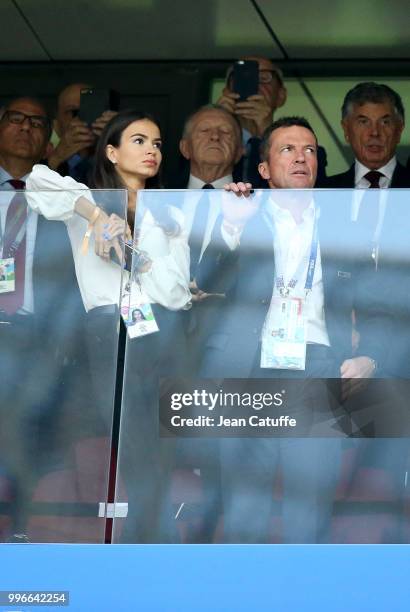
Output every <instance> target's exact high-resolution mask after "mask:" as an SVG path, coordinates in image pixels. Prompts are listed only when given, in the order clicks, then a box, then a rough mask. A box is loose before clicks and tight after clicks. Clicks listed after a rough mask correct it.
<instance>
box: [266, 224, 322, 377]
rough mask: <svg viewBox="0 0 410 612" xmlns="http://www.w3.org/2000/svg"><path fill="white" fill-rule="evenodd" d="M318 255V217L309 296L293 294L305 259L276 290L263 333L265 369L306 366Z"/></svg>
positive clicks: (278, 281) (277, 281) (280, 280)
mask: <svg viewBox="0 0 410 612" xmlns="http://www.w3.org/2000/svg"><path fill="white" fill-rule="evenodd" d="M317 252H318V227H317V216H316V214H315V219H314V222H313V235H312V243H311V248H310V255H309V260H308V266H307V273H306V282H305V287H304V295H305V297H304V298H302V297H294V296H292V295H291V294H292V292H293V291H294V289H295V288H296V287H297V285H298V280H299V278H300V277H301V275H302V271H303V267H304V266H305V265H306V258H303V259H302V260H301V262H300V264H299V266H298V268H297V270H296V272H295V274H294V277H293V278H291V279H290V280H289V282H288V283H287V285H286V286H285V283H284V278H283V274H278V275H277V276H276V279H275V283H274V285H275V287H276V289H277V291H278V294H279V295H278V296H274V297H273V298H272V301H271V305H270V308H269V313H268V317H267V320H266V322H265V326H264V330H263V333H262V349H261V363H260V367H261V368H278V369H287V370H304V369H305V366H306V342H307V337H306V336H307V334H306V329H307V321H306V316H305V310H306V308H305V306H306V298H307V296H308V294H309V292H310V291H311V290H312V285H313V276H314V273H315V267H316V259H317Z"/></svg>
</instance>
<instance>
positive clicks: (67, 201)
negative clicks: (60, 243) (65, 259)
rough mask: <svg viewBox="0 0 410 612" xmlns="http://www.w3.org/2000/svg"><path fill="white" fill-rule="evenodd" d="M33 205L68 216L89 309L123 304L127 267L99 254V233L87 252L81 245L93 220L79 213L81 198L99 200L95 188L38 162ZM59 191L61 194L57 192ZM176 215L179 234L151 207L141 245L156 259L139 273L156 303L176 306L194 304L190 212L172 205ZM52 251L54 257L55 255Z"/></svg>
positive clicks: (30, 194)
mask: <svg viewBox="0 0 410 612" xmlns="http://www.w3.org/2000/svg"><path fill="white" fill-rule="evenodd" d="M26 190H27V201H28V204H29V206H30V207H31V208H32V209H33V210H34V211H35V212H37V213H39V214H41V215H44V217H46V218H47V219H50V220H58V221H64V222H65V223H66V225H67V230H68V235H69V237H70V241H71V248H72V250H73V257H74V264H75V269H76V274H77V280H78V285H79V288H80V292H81V296H82V299H83V303H84V307H85V309H86V311H87V312H88V311H89V310H91V309H92V308H95V307H97V306H106V305H110V304H118V305H119V304H120V298H121V283H122V282H127V280H128V273H127V272H124V277H122V274H121V272H122V270H121V267H120V266H119V265H118V264H116V263H114V262H112V261H108V262H107V261H105V260H104V259H102V258H101V257H99V256H98V255H97V254H96V253H95V249H94V235H93V234H92V235H91V238H90V244H89V249H88V252H87V254H86V255H83V254H82V252H81V245H82V241H83V238H84V234H85V232H86V230H87V226H88V222H87V220H86V219H84V218H83V217H81V216H80V215H78V214H77V213H76V212H75V210H74V207H75V203H76V201H77V200H78V199H79V198H80V197H85V198H87V200H89V201H90V202H93V203H94V198H93V195H92V192H91V191H90V190H89V189H88V187H87V186H86V185H83V184H81V183H77V181H75V180H74V179H72V178H71V177H69V176H65V177H62V176H60V175H59V174H58V173H57V172H54V171H53V170H50V169H49V168H48V167H47V166H43V165H40V164H37V165H35V166H34V167H33V170H32V172H31V174H30V175H29V176H28V178H27V182H26ZM56 192H57V193H56ZM170 211H171V215H172V217H173V218H174V219H175V221H177V223H178V224H179V226H180V228H181V231H180V232H179V234H178V235H177V236H169V235H167V234H166V233H165V232H164V231H163V230H162V228H161V227H159V226H158V225H157V223H156V222H155V219H154V218H153V216H152V214H151V212H150V211H149V210H147V212H146V213H145V215H144V217H143V220H142V223H141V228H140V236H139V239H138V248H139V249H141V250H143V251H146V252H147V254H148V256H149V257H150V259H151V261H152V265H151V268H150V270H149V271H148V272H144V273H140V274H139V278H138V280H139V282H140V284H141V289H142V290H143V292H144V293H145V295H146V296H147V297H148V299H149V301H150V303H151V304H160V305H162V306H165V307H166V308H169V309H170V310H180V309H182V308H189V304H190V301H191V293H190V291H189V287H188V283H189V246H188V236H187V233H186V230H184V217H183V214H182V212H181V211H180V210H178V209H177V208H175V207H170ZM52 255H53V254H52V253H50V257H52Z"/></svg>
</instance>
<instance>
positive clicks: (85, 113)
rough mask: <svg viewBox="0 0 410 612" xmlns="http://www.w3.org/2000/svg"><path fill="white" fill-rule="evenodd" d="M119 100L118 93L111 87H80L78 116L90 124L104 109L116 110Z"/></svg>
mask: <svg viewBox="0 0 410 612" xmlns="http://www.w3.org/2000/svg"><path fill="white" fill-rule="evenodd" d="M119 101H120V99H119V94H118V92H116V91H114V90H113V89H94V88H89V89H82V90H81V99H80V110H79V112H78V116H79V118H80V119H81V120H82V121H84V122H85V123H87V125H91V124H92V123H93V122H94V121H95V120H96V119H98V117H100V116H101V115H102V114H103V112H104V111H107V110H112V111H117V110H118V108H119Z"/></svg>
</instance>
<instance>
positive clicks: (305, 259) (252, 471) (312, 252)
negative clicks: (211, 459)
mask: <svg viewBox="0 0 410 612" xmlns="http://www.w3.org/2000/svg"><path fill="white" fill-rule="evenodd" d="M259 172H260V174H261V176H262V177H263V178H264V179H265V180H267V181H268V183H269V186H270V187H271V188H275V191H274V192H271V193H269V194H267V197H262V198H260V199H262V200H263V202H262V203H261V204H260V202H259V201H258V195H260V194H255V195H254V196H252V195H250V192H249V188H250V185H249V184H243V183H239V184H232V185H230V186H228V188H229V190H232V191H234V192H236V194H237V195H243V194H244V195H246V196H248V199H241V200H236V199H235V198H233V197H231V198H228V197H227V198H225V202H224V205H223V215H224V219H223V222H222V225H221V232H220V234H219V236H215V237H214V240H213V241H212V242H211V243H210V245H209V247H208V249H207V250H206V252H205V254H204V256H203V259H202V261H201V263H200V266H199V270H198V276H197V282H198V286H199V287H200V289H203V290H204V291H212V289H213V283H214V279H215V278H216V279H217V282H219V280H218V276H219V275H221V274H226V275H227V276H228V277H231V278H233V281H232V285H231V287H230V288H229V289H228V291H227V295H228V297H227V304H226V306H225V308H224V316H223V319H222V318H221V320H220V324H219V325H218V326H217V327H216V328H215V329H214V330H211V333H210V334H209V338H208V341H207V345H206V349H205V355H204V360H203V363H202V367H201V376H204V377H207V378H208V377H209V378H213V377H217V378H221V377H226V378H240V379H242V383H244V380H243V379H247V378H258V379H268V380H269V379H275V380H277V379H279V380H280V381H281V382H280V384H283V385H288V386H286V389H288V390H289V392H290V393H292V392H293V391H294V392H295V394H296V399H295V400H294V403H293V410H295V418H296V419H298V420H299V424H300V429H299V430H298V434H297V435H298V436H300V437H293V438H288V436H287V434H286V433H284V434H283V435H284V436H285V438H282V437H280V436H279V437H273V436H274V434H272V437H270V438H269V437H265V438H250V437H239V438H235V437H231V438H228V437H227V438H225V439H223V440H221V462H222V493H223V498H224V528H225V540H226V541H228V542H267V541H268V532H269V528H268V526H269V521H270V516H271V508H272V485H273V480H274V475H275V472H276V467H277V465H278V462H279V461H280V463H281V467H282V476H283V483H284V495H283V502H282V518H283V525H284V527H283V534H284V541H286V542H294V543H296V542H299V543H300V542H317V541H326V539H327V538H328V535H329V534H328V529H329V520H330V516H331V508H332V503H333V496H334V490H335V485H336V482H337V476H338V473H339V462H340V441H339V440H337V439H336V438H334V437H333V438H332V437H331V436H332V435H334V430H333V434H332V433H331V432H332V428H333V427H334V426H335V420H334V417H333V415H332V403H331V402H329V397H330V396H329V395H328V393H327V392H324V389H329V388H330V386H331V385H330V386H329V387H328V384H327V383H325V381H323V387H320V385H319V387H317V386H315V385H316V383H314V381H312V380H311V379H312V378H321V379H332V378H333V379H335V378H341V379H350V378H353V379H356V382H357V379H359V378H363V377H370V376H372V374H373V372H374V363H375V362H374V361H373V359H374V358H376V354H375V351H374V349H373V348H372V347H368V348H364V347H363V352H361V351H360V352H359V353H358V355H359V356H357V357H355V358H352V348H351V333H352V324H351V317H352V309H353V308H354V307H355V304H356V300H357V295H358V292H359V289H360V287H361V284H360V279H361V278H362V276H364V274H365V273H366V270H365V269H363V270H361V269H360V268H358V267H357V266H358V264H357V262H356V261H355V260H354V255H353V256H352V252H353V253H354V250H353V251H349V249H346V244H343V245H341V243H340V236H341V235H343V236H349V237H352V233H351V231H350V226H351V222H350V216H349V211H348V210H347V209H339V210H337V211H336V212H335V211H334V210H333V209H329V206H326V202H323V203H322V202H320V203H321V206H320V214H319V211H318V207H317V203H316V201H315V200H316V196H315V195H314V192H313V191H312V187H313V186H314V184H315V180H316V173H317V139H316V136H315V134H314V132H313V130H312V128H311V126H310V125H309V123H308V122H307V121H306V120H305V119H303V118H300V117H285V118H283V119H280V120H279V121H277V122H275V123H274V124H273V125H272V126H271V127H270V128H269V129H268V130H266V132H265V135H264V137H263V142H262V161H261V163H260V165H259ZM281 190H283V191H281ZM318 195H320V194H318ZM238 235H239V241H238V240H236V241H233V240H231V237H232V236H235V237H236V238H237V237H238ZM352 239H353V238H352ZM229 268H233V269H234V271H235V270H236V275H235V274H234V275H232V274H231V273H229V274H228V273H227V270H229ZM362 273H363V274H362ZM333 279H334V282H333ZM347 279H349V280H347ZM346 281H347V282H346ZM284 313H287V314H286V316H285V314H284ZM295 330H299V331H300V334H299V332H298V333H296V332H295ZM299 349H300V350H299ZM367 355H370V356H367ZM282 379H283V380H282ZM291 381H293V382H294V384H296V385H297V381H299V382H301V381H303V392H301V394H300V395H299V396H298V394H297V391H295V389H296V387H292V386H291V385H290V383H291ZM272 382H273V380H272ZM242 383H241V384H242ZM281 388H285V387H281ZM292 389H293V391H292ZM308 398H311V399H308ZM289 400H290V396H289ZM291 406H292V402H290V403H289V404H288V406H287V410H290V411H292V407H291ZM325 423H327V425H329V423H331V425H330V428H329V430H328V435H327V436H326V434H323V431H324V430H322V434H319V433H317V432H319V430H318V429H316V428H317V427H318V425H319V424H321V425H320V427H321V426H323V425H324V424H325ZM325 428H326V425H325ZM268 435H269V434H268ZM302 436H303V437H302ZM320 436H322V437H320Z"/></svg>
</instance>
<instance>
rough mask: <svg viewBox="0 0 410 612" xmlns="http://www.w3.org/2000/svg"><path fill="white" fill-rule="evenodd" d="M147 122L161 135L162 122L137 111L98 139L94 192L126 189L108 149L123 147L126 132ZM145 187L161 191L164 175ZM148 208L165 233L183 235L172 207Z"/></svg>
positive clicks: (125, 113)
mask: <svg viewBox="0 0 410 612" xmlns="http://www.w3.org/2000/svg"><path fill="white" fill-rule="evenodd" d="M144 120H147V121H151V123H153V124H154V125H156V126H157V128H158V129H159V131H161V127H160V125H159V122H158V121H157V119H155V118H154V117H153V116H152V115H150V114H149V113H145V112H141V111H137V110H133V109H130V110H124V111H121V112H119V113H118V114H117V115H115V117H113V118H112V119H111V120H110V121H109V122H108V123H107V125H106V126H105V128H104V129H103V131H102V132H101V136H100V137H99V139H98V142H97V147H96V151H95V157H94V167H93V174H92V181H91V182H92V185H91V186H92V188H93V189H125V188H126V185H124V183H123V181H122V179H121V176H120V175H119V174H118V172H117V171H116V169H115V164H113V163H112V162H111V161H110V160H109V159H108V157H107V153H106V148H107V145H112V146H113V147H119V146H120V144H121V138H122V134H123V132H124V130H126V129H127V127H128V126H129V125H130V124H131V123H134V121H144ZM145 187H146V188H147V189H155V188H158V189H159V188H160V187H161V178H160V173H158V174H156V175H155V176H153V177H151V178H148V179H147V181H146V183H145ZM148 208H149V210H150V212H151V214H152V216H153V217H154V219H155V221H156V223H157V224H158V225H159V226H160V227H161V228H162V229H163V230H164V232H165V233H166V234H170V235H176V234H178V233H179V231H180V227H179V225H178V223H177V222H176V221H175V219H173V218H172V216H171V214H170V211H169V208H168V206H164V205H161V204H152V203H151V204H150V205H149V206H148Z"/></svg>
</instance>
